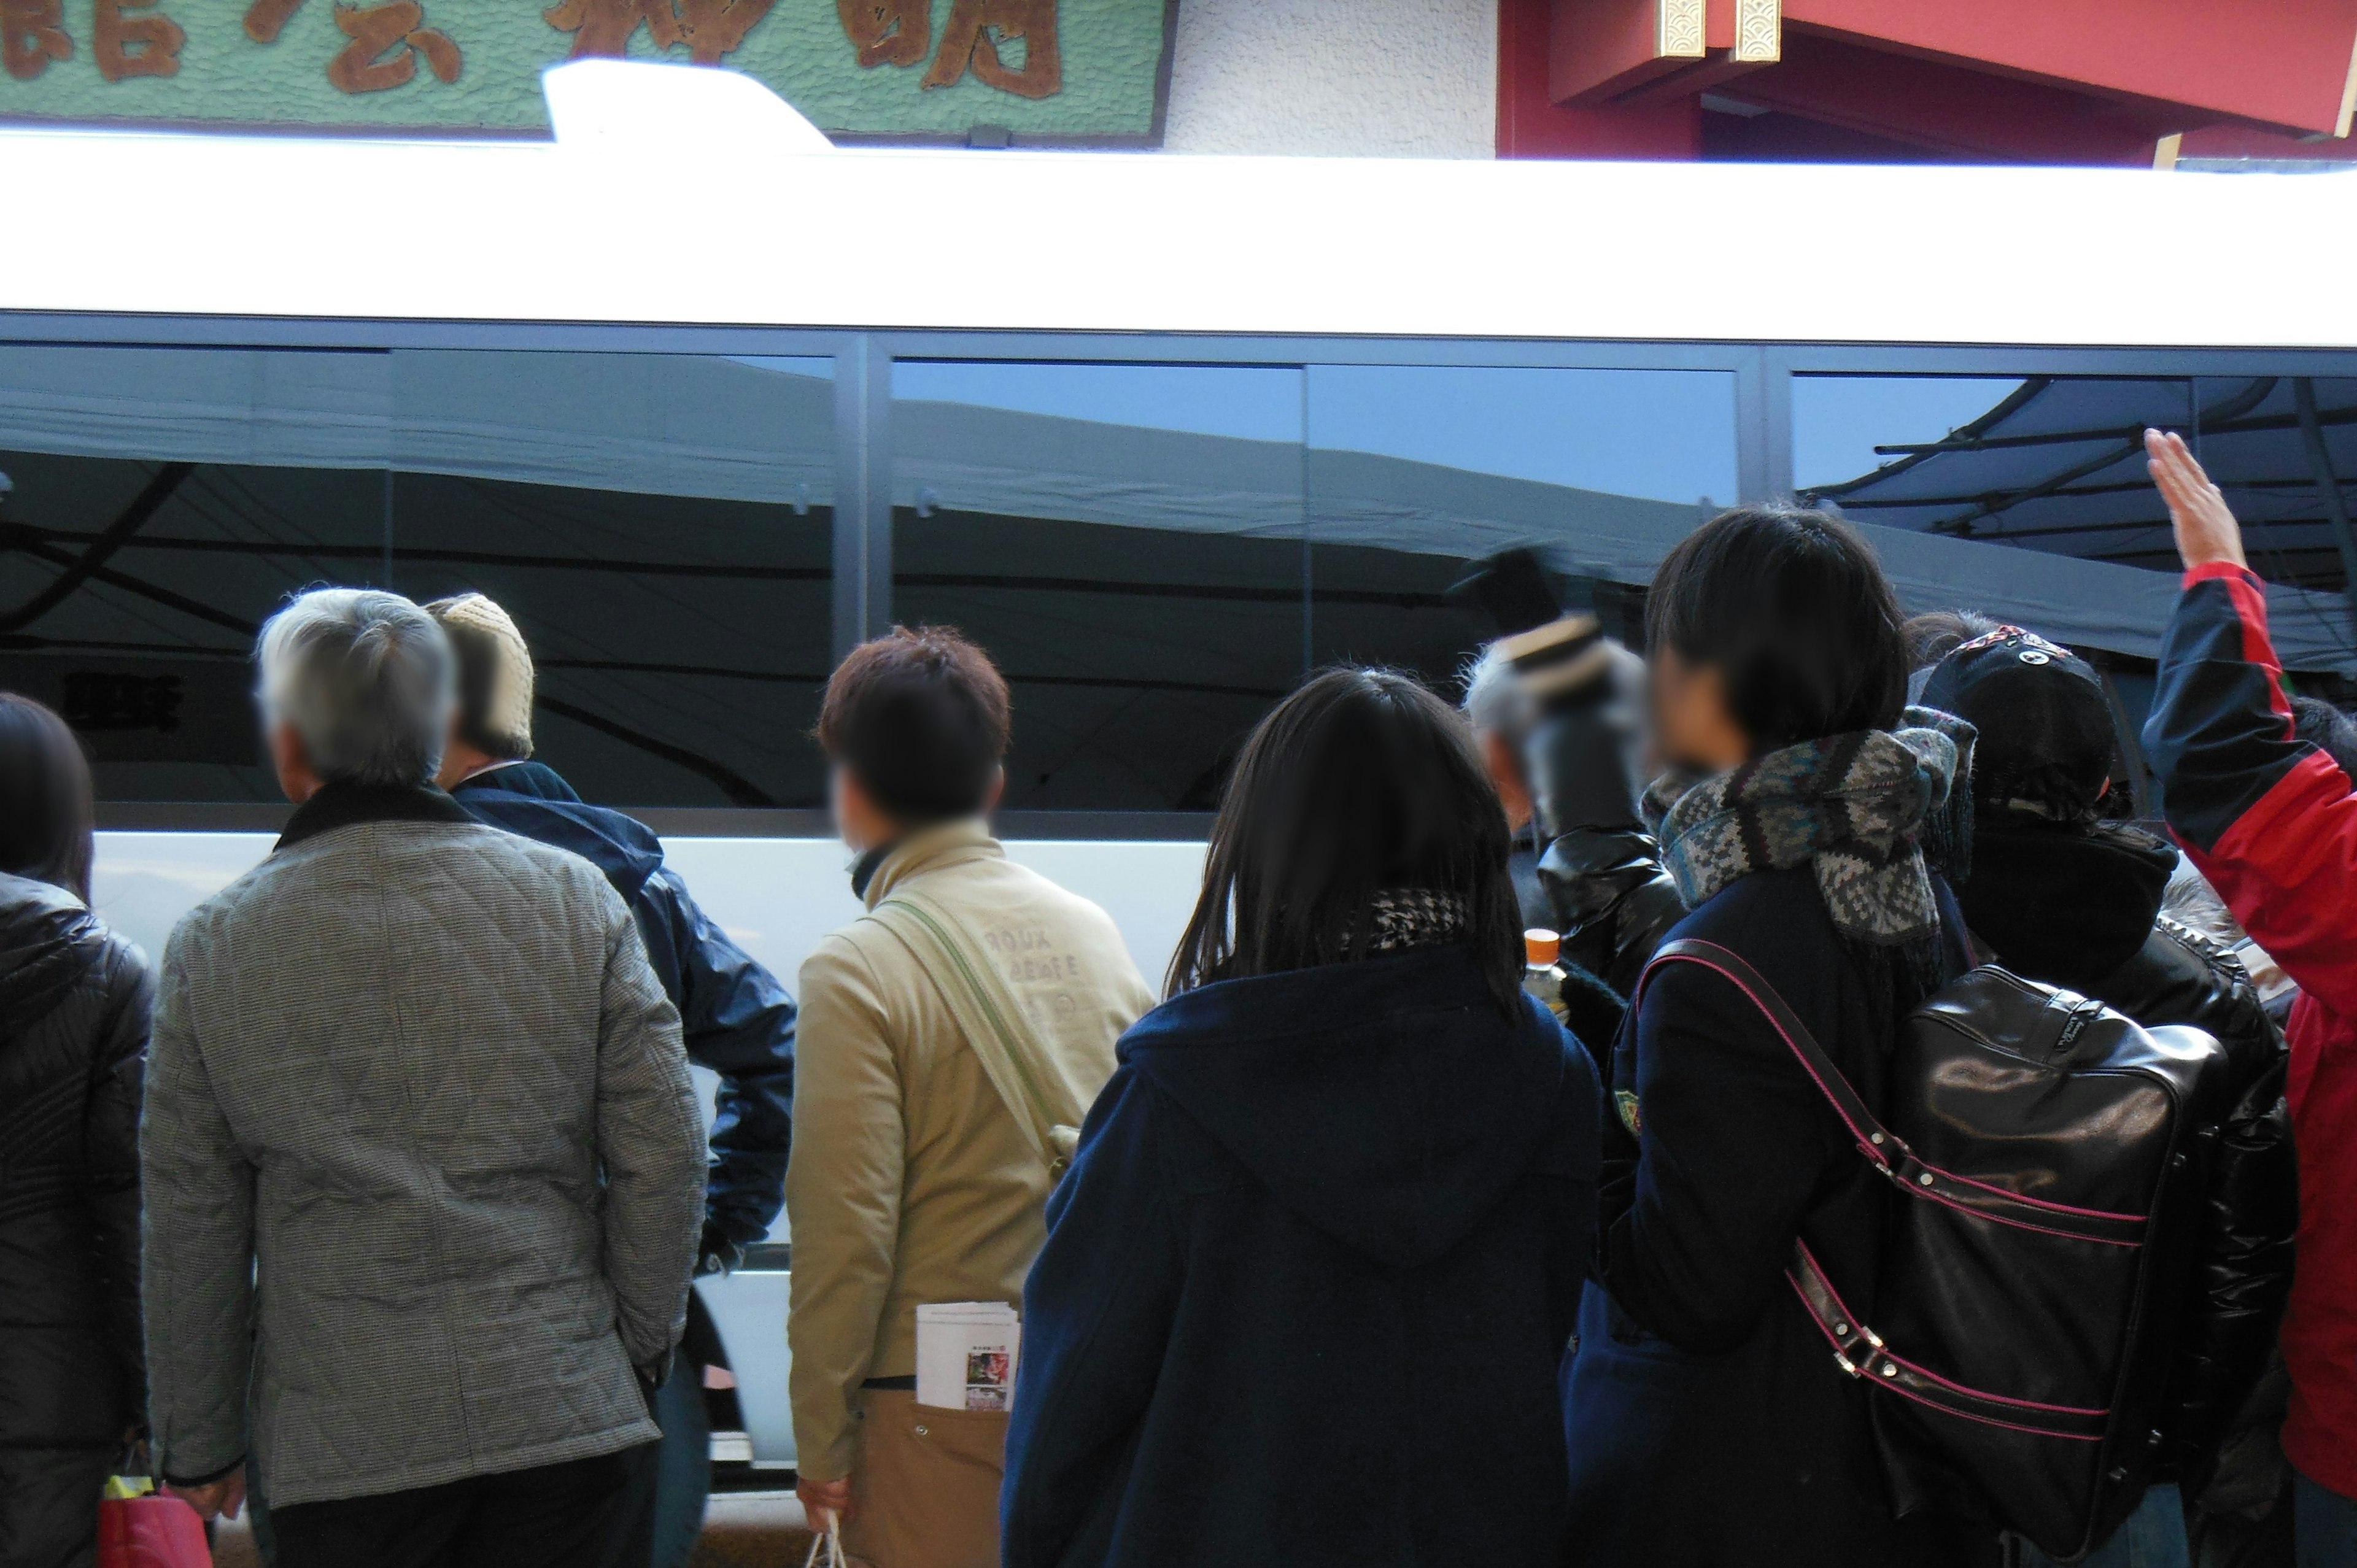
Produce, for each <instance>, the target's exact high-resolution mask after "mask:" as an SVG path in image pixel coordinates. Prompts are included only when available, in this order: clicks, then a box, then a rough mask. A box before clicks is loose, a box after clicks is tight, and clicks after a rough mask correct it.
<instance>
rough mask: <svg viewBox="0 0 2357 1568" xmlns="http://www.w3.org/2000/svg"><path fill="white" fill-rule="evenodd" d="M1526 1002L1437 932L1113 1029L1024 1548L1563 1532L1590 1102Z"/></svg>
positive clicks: (1431, 1544)
mask: <svg viewBox="0 0 2357 1568" xmlns="http://www.w3.org/2000/svg"><path fill="white" fill-rule="evenodd" d="M1517 1002H1518V1003H1519V1004H1520V1005H1518V1006H1517V1007H1516V1008H1515V1010H1514V1014H1513V1015H1512V1017H1511V1018H1510V1017H1508V1016H1507V1015H1504V1014H1502V1013H1501V1011H1500V1010H1499V1007H1498V1004H1497V1002H1496V1001H1495V999H1494V998H1493V997H1492V996H1491V993H1490V992H1489V990H1488V988H1487V986H1486V985H1485V983H1484V982H1483V979H1482V976H1481V972H1480V967H1479V966H1478V964H1477V963H1476V962H1475V961H1474V957H1473V954H1472V951H1471V950H1470V949H1469V948H1467V947H1463V946H1454V947H1444V948H1432V949H1426V950H1414V951H1409V952H1404V953H1396V954H1392V955H1388V956H1384V957H1381V958H1376V959H1372V960H1370V961H1365V962H1361V963H1349V964H1337V965H1332V966H1329V967H1324V968H1318V969H1309V970H1300V971H1295V972H1288V973H1283V974H1274V975H1266V976H1261V977H1258V978H1254V979H1248V980H1235V981H1227V982H1222V983H1217V984H1212V985H1206V986H1203V987H1200V989H1197V990H1194V991H1190V992H1187V993H1183V994H1181V995H1179V996H1178V997H1176V998H1174V999H1172V1000H1171V1001H1169V1002H1168V1003H1165V1004H1163V1005H1162V1006H1160V1007H1158V1008H1157V1009H1155V1010H1154V1011H1153V1012H1152V1013H1149V1014H1147V1015H1146V1016H1145V1017H1144V1018H1142V1019H1140V1020H1139V1021H1138V1022H1137V1024H1136V1025H1135V1026H1134V1027H1132V1028H1131V1029H1130V1031H1129V1033H1128V1034H1127V1035H1125V1036H1123V1038H1122V1041H1121V1045H1120V1047H1119V1057H1120V1061H1121V1066H1120V1069H1119V1070H1118V1071H1116V1072H1115V1073H1114V1078H1113V1080H1112V1081H1111V1082H1110V1083H1109V1084H1108V1085H1107V1086H1106V1088H1105V1090H1104V1092H1103V1094H1102V1095H1101V1096H1100V1097H1099V1098H1098V1101H1097V1103H1096V1106H1095V1109H1094V1110H1092V1112H1090V1115H1089V1119H1088V1123H1087V1125H1086V1126H1085V1127H1084V1128H1083V1129H1082V1137H1081V1144H1080V1150H1079V1154H1078V1155H1077V1157H1076V1158H1075V1160H1074V1162H1073V1165H1072V1166H1071V1170H1070V1171H1069V1172H1068V1173H1067V1175H1066V1176H1065V1177H1064V1179H1063V1182H1062V1184H1061V1185H1060V1187H1058V1188H1057V1190H1056V1192H1055V1193H1054V1195H1053V1196H1052V1197H1050V1198H1049V1206H1048V1219H1049V1236H1048V1243H1047V1246H1046V1248H1045V1250H1044V1251H1041V1253H1040V1255H1039V1262H1038V1263H1037V1264H1036V1265H1034V1267H1033V1269H1032V1273H1031V1277H1030V1281H1029V1283H1028V1285H1027V1286H1026V1288H1025V1291H1024V1299H1023V1315H1024V1331H1023V1346H1022V1357H1021V1361H1020V1364H1019V1368H1018V1370H1017V1379H1016V1399H1015V1412H1014V1421H1013V1424H1012V1427H1011V1430H1010V1432H1009V1434H1008V1440H1007V1468H1006V1486H1005V1489H1004V1491H1003V1492H1002V1494H1001V1498H1002V1501H1001V1508H1002V1511H1003V1520H1004V1525H1005V1538H1004V1551H1003V1562H1004V1563H1005V1564H1006V1568H1049V1565H1050V1564H1081V1563H1088V1564H1098V1563H1104V1564H1114V1565H1119V1568H1131V1565H1143V1564H1148V1563H1153V1564H1166V1563H1167V1564H1178V1563H1201V1564H1219V1565H1221V1568H1232V1565H1233V1564H1237V1563H1285V1564H1286V1565H1287V1568H1314V1565H1317V1564H1321V1563H1331V1564H1335V1565H1337V1568H1340V1565H1343V1564H1349V1565H1351V1568H1360V1565H1362V1564H1365V1563H1378V1562H1382V1563H1450V1564H1455V1563H1554V1562H1556V1561H1558V1560H1559V1559H1560V1557H1561V1555H1562V1552H1563V1545H1564V1542H1563V1532H1564V1527H1565V1519H1566V1509H1567V1486H1568V1483H1567V1472H1566V1458H1565V1453H1564V1437H1563V1423H1562V1419H1561V1415H1560V1412H1559V1407H1558V1405H1557V1402H1556V1389H1555V1373H1556V1369H1557V1365H1558V1362H1559V1360H1560V1359H1561V1357H1562V1355H1563V1352H1564V1349H1565V1346H1566V1339H1567V1338H1568V1337H1569V1336H1570V1334H1571V1331H1572V1327H1573V1323H1574V1320H1575V1317H1576V1316H1577V1304H1578V1297H1579V1285H1580V1277H1581V1273H1582V1269H1583V1266H1584V1264H1585V1262H1586V1260H1587V1251H1588V1245H1589V1240H1590V1236H1591V1233H1592V1230H1593V1224H1594V1209H1595V1183H1596V1172H1597V1165H1598V1101H1599V1096H1598V1087H1597V1079H1596V1073H1595V1069H1594V1067H1593V1065H1592V1063H1591V1062H1590V1060H1589V1058H1588V1055H1587V1051H1586V1050H1585V1049H1583V1048H1582V1047H1580V1045H1579V1044H1578V1042H1577V1041H1576V1040H1574V1039H1573V1038H1572V1036H1570V1035H1568V1034H1567V1033H1566V1032H1565V1031H1564V1030H1563V1029H1562V1028H1561V1027H1560V1026H1558V1025H1556V1024H1555V1021H1554V1020H1553V1019H1552V1018H1550V1017H1549V1016H1547V1015H1546V1014H1545V1012H1544V1009H1542V1008H1540V1007H1539V1006H1538V1005H1537V1004H1534V1003H1531V1002H1529V1001H1528V1000H1527V999H1526V998H1517Z"/></svg>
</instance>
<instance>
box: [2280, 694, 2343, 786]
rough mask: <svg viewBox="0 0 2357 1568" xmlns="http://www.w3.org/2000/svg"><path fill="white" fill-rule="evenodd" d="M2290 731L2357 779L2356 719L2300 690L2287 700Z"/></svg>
mask: <svg viewBox="0 0 2357 1568" xmlns="http://www.w3.org/2000/svg"><path fill="white" fill-rule="evenodd" d="M2291 733H2292V736H2293V738H2294V739H2297V740H2304V741H2306V742H2308V744H2309V745H2310V746H2314V747H2316V749H2317V750H2319V751H2320V752H2322V753H2324V755H2325V756H2327V757H2330V758H2332V760H2333V761H2334V763H2336V764H2337V765H2339V767H2340V768H2341V772H2343V773H2346V774H2348V775H2349V777H2350V779H2351V780H2352V782H2357V719H2352V718H2351V717H2350V716H2349V715H2348V714H2345V713H2343V712H2341V709H2339V708H2338V707H2336V706H2334V705H2333V704H2332V703H2328V702H2326V701H2325V700H2324V699H2323V698H2322V697H2311V696H2308V695H2306V694H2304V693H2303V694H2302V695H2299V696H2297V697H2294V698H2293V699H2292V700H2291Z"/></svg>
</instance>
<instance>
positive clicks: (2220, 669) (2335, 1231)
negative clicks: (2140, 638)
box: [2144, 563, 2357, 1496]
mask: <svg viewBox="0 0 2357 1568" xmlns="http://www.w3.org/2000/svg"><path fill="white" fill-rule="evenodd" d="M2144 743H2145V750H2146V753H2147V757H2149V758H2150V760H2151V763H2152V766H2153V769H2154V771H2155V772H2156V773H2157V774H2158V777H2159V779H2160V787H2161V802H2162V809H2163V811H2164V812H2165V814H2166V815H2167V817H2168V820H2169V830H2170V832H2173V833H2174V834H2175V835H2176V837H2177V840H2178V842H2179V843H2180V844H2182V845H2183V846H2184V848H2185V850H2186V853H2187V854H2190V856H2191V857H2192V860H2193V863H2194V865H2195V866H2196V867H2197V868H2199V869H2200V871H2201V874H2202V875H2204V876H2206V877H2208V878H2209V879H2210V881H2211V884H2212V886H2215V887H2216V888H2217V889H2218V892H2219V894H2220V895H2221V896H2222V897H2223V898H2224V899H2225V901H2226V905H2227V907H2228V908H2230V909H2232V910H2233V915H2234V918H2236V919H2237V920H2239V921H2240V922H2241V923H2242V925H2243V928H2244V929H2245V930H2247V931H2248V932H2250V934H2251V937H2252V939H2253V940H2255V941H2256V942H2257V943H2258V944H2259V946H2261V947H2262V948H2265V949H2266V950H2267V952H2268V953H2269V954H2270V955H2272V956H2273V957H2274V958H2275V960H2276V962H2277V963H2279V964H2281V965H2282V966H2283V970H2284V972H2285V973H2287V975H2289V976H2290V977H2291V978H2292V979H2293V980H2295V981H2297V982H2298V983H2299V986H2300V992H2301V994H2300V998H2299V1001H2298V1003H2297V1004H2295V1005H2294V1007H2293V1009H2292V1015H2291V1024H2290V1028H2289V1030H2288V1031H2287V1033H2288V1035H2289V1036H2290V1041H2291V1053H2292V1055H2291V1073H2290V1079H2289V1087H2288V1099H2289V1101H2290V1106H2291V1113H2292V1131H2293V1137H2294V1139H2295V1141H2296V1142H2297V1143H2298V1149H2299V1166H2300V1173H2299V1174H2300V1183H2299V1185H2300V1224H2299V1266H2298V1273H2297V1276H2296V1278H2295V1281H2294V1283H2293V1287H2292V1301H2291V1307H2290V1310H2289V1311H2288V1313H2287V1315H2286V1316H2285V1318H2284V1327H2283V1349H2284V1359H2285V1360H2286V1362H2287V1364H2288V1366H2289V1369H2290V1371H2291V1377H2292V1385H2293V1386H2292V1401H2291V1412H2290V1416H2289V1418H2288V1420H2287V1422H2286V1423H2285V1426H2284V1434H2283V1445H2284V1451H2285V1453H2286V1454H2287V1455H2288V1456H2289V1457H2290V1459H2291V1461H2292V1463H2293V1464H2294V1465H2296V1466H2298V1467H2299V1468H2300V1470H2301V1471H2302V1472H2303V1473H2304V1474H2306V1475H2307V1476H2309V1477H2310V1478H2311V1479H2314V1480H2316V1481H2319V1482H2321V1483H2322V1484H2323V1485H2324V1486H2326V1487H2330V1488H2331V1489H2332V1490H2334V1491H2336V1492H2339V1493H2341V1495H2343V1496H2357V909H2352V898H2357V794H2352V789H2351V782H2350V779H2349V777H2348V775H2346V774H2344V773H2343V772H2342V771H2341V768H2339V766H2337V765H2336V764H2335V763H2334V762H2333V761H2332V760H2331V759H2330V757H2326V756H2325V755H2324V754H2323V753H2321V752H2319V751H2318V750H2317V749H2316V748H2315V747H2314V746H2309V745H2307V744H2306V743H2304V742H2301V741H2299V740H2297V739H2295V738H2294V737H2293V734H2292V718H2291V704H2290V702H2289V700H2288V698H2287V696H2286V694H2285V692H2284V686H2283V669H2282V666H2281V665H2280V664H2279V663H2278V662H2277V660H2276V654H2275V649H2274V647H2273V645H2272V644H2271V643H2270V642H2269V641H2268V639H2267V616H2266V591H2265V589H2264V587H2263V585H2261V584H2260V582H2259V579H2258V578H2257V577H2256V576H2255V575H2252V574H2251V573H2250V572H2249V571H2247V570H2246V569H2244V568H2243V567H2239V566H2233V565H2229V564H2224V563H2212V564H2207V565H2202V566H2197V567H2195V568H2194V569H2193V570H2192V571H2190V572H2188V573H2187V574H2186V575H2185V591H2184V594H2183V596H2182V597H2181V598H2180V599H2179V601H2178V607H2177V613H2176V615H2175V616H2174V617H2173V618H2171V620H2170V622H2169V632H2168V635H2167V637H2166V638H2165V639H2163V641H2162V644H2161V652H2160V673H2159V681H2158V688H2157V690H2156V691H2155V693H2154V697H2153V707H2152V716H2151V718H2150V719H2149V720H2148V721H2147V724H2146V725H2145V732H2144Z"/></svg>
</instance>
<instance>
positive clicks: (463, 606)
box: [425, 594, 532, 762]
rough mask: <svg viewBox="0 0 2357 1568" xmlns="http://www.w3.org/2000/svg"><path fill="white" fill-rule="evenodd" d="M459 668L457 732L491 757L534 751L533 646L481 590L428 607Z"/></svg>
mask: <svg viewBox="0 0 2357 1568" xmlns="http://www.w3.org/2000/svg"><path fill="white" fill-rule="evenodd" d="M425 613H426V614H427V615H430V616H432V617H433V618H435V620H436V621H437V622H439V623H440V625H441V627H442V633H443V635H444V636H445V637H447V638H448V639H450V651H451V653H452V654H453V655H454V656H455V658H456V660H457V669H458V738H459V739H460V740H463V741H465V742H466V743H467V744H468V746H473V747H474V748H475V749H476V750H478V751H480V752H483V753H485V754H487V755H489V756H491V757H505V758H507V759H509V760H510V761H518V762H520V761H522V759H523V758H525V757H530V756H531V755H532V650H530V649H529V648H527V647H525V646H524V640H523V633H522V632H521V631H518V630H517V629H516V623H515V622H514V621H513V620H512V619H511V618H509V616H508V612H507V611H505V610H503V609H501V608H500V607H499V606H498V605H497V604H495V603H493V602H492V601H491V600H490V599H487V598H485V597H484V596H482V595H480V594H456V595H453V596H451V597H449V598H447V599H436V600H435V601H434V602H433V603H432V604H430V605H427V606H426V607H425Z"/></svg>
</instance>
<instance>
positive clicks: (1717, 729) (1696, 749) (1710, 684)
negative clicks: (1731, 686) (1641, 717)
mask: <svg viewBox="0 0 2357 1568" xmlns="http://www.w3.org/2000/svg"><path fill="white" fill-rule="evenodd" d="M1646 664H1647V668H1648V670H1649V671H1650V674H1651V680H1650V681H1649V682H1648V685H1649V686H1650V688H1651V690H1652V710H1653V737H1652V738H1653V749H1654V750H1655V751H1657V752H1659V753H1660V754H1661V760H1662V763H1663V766H1664V767H1668V768H1684V769H1687V770H1689V771H1692V772H1696V773H1724V772H1725V771H1727V769H1728V768H1736V767H1740V766H1741V765H1742V764H1744V763H1746V762H1748V761H1749V760H1750V759H1751V737H1750V736H1748V735H1746V734H1744V733H1743V726H1741V725H1738V724H1737V723H1736V722H1735V716H1734V715H1733V714H1730V713H1729V712H1728V711H1727V683H1726V682H1725V681H1724V680H1723V679H1722V678H1721V677H1720V675H1719V672H1718V671H1717V668H1716V667H1715V666H1712V665H1707V664H1703V665H1694V664H1688V663H1687V662H1686V661H1685V660H1683V659H1680V658H1679V657H1678V655H1677V652H1676V650H1674V649H1671V648H1667V647H1663V648H1659V649H1656V650H1653V652H1652V654H1651V655H1650V656H1649V657H1648V659H1647V660H1646Z"/></svg>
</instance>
